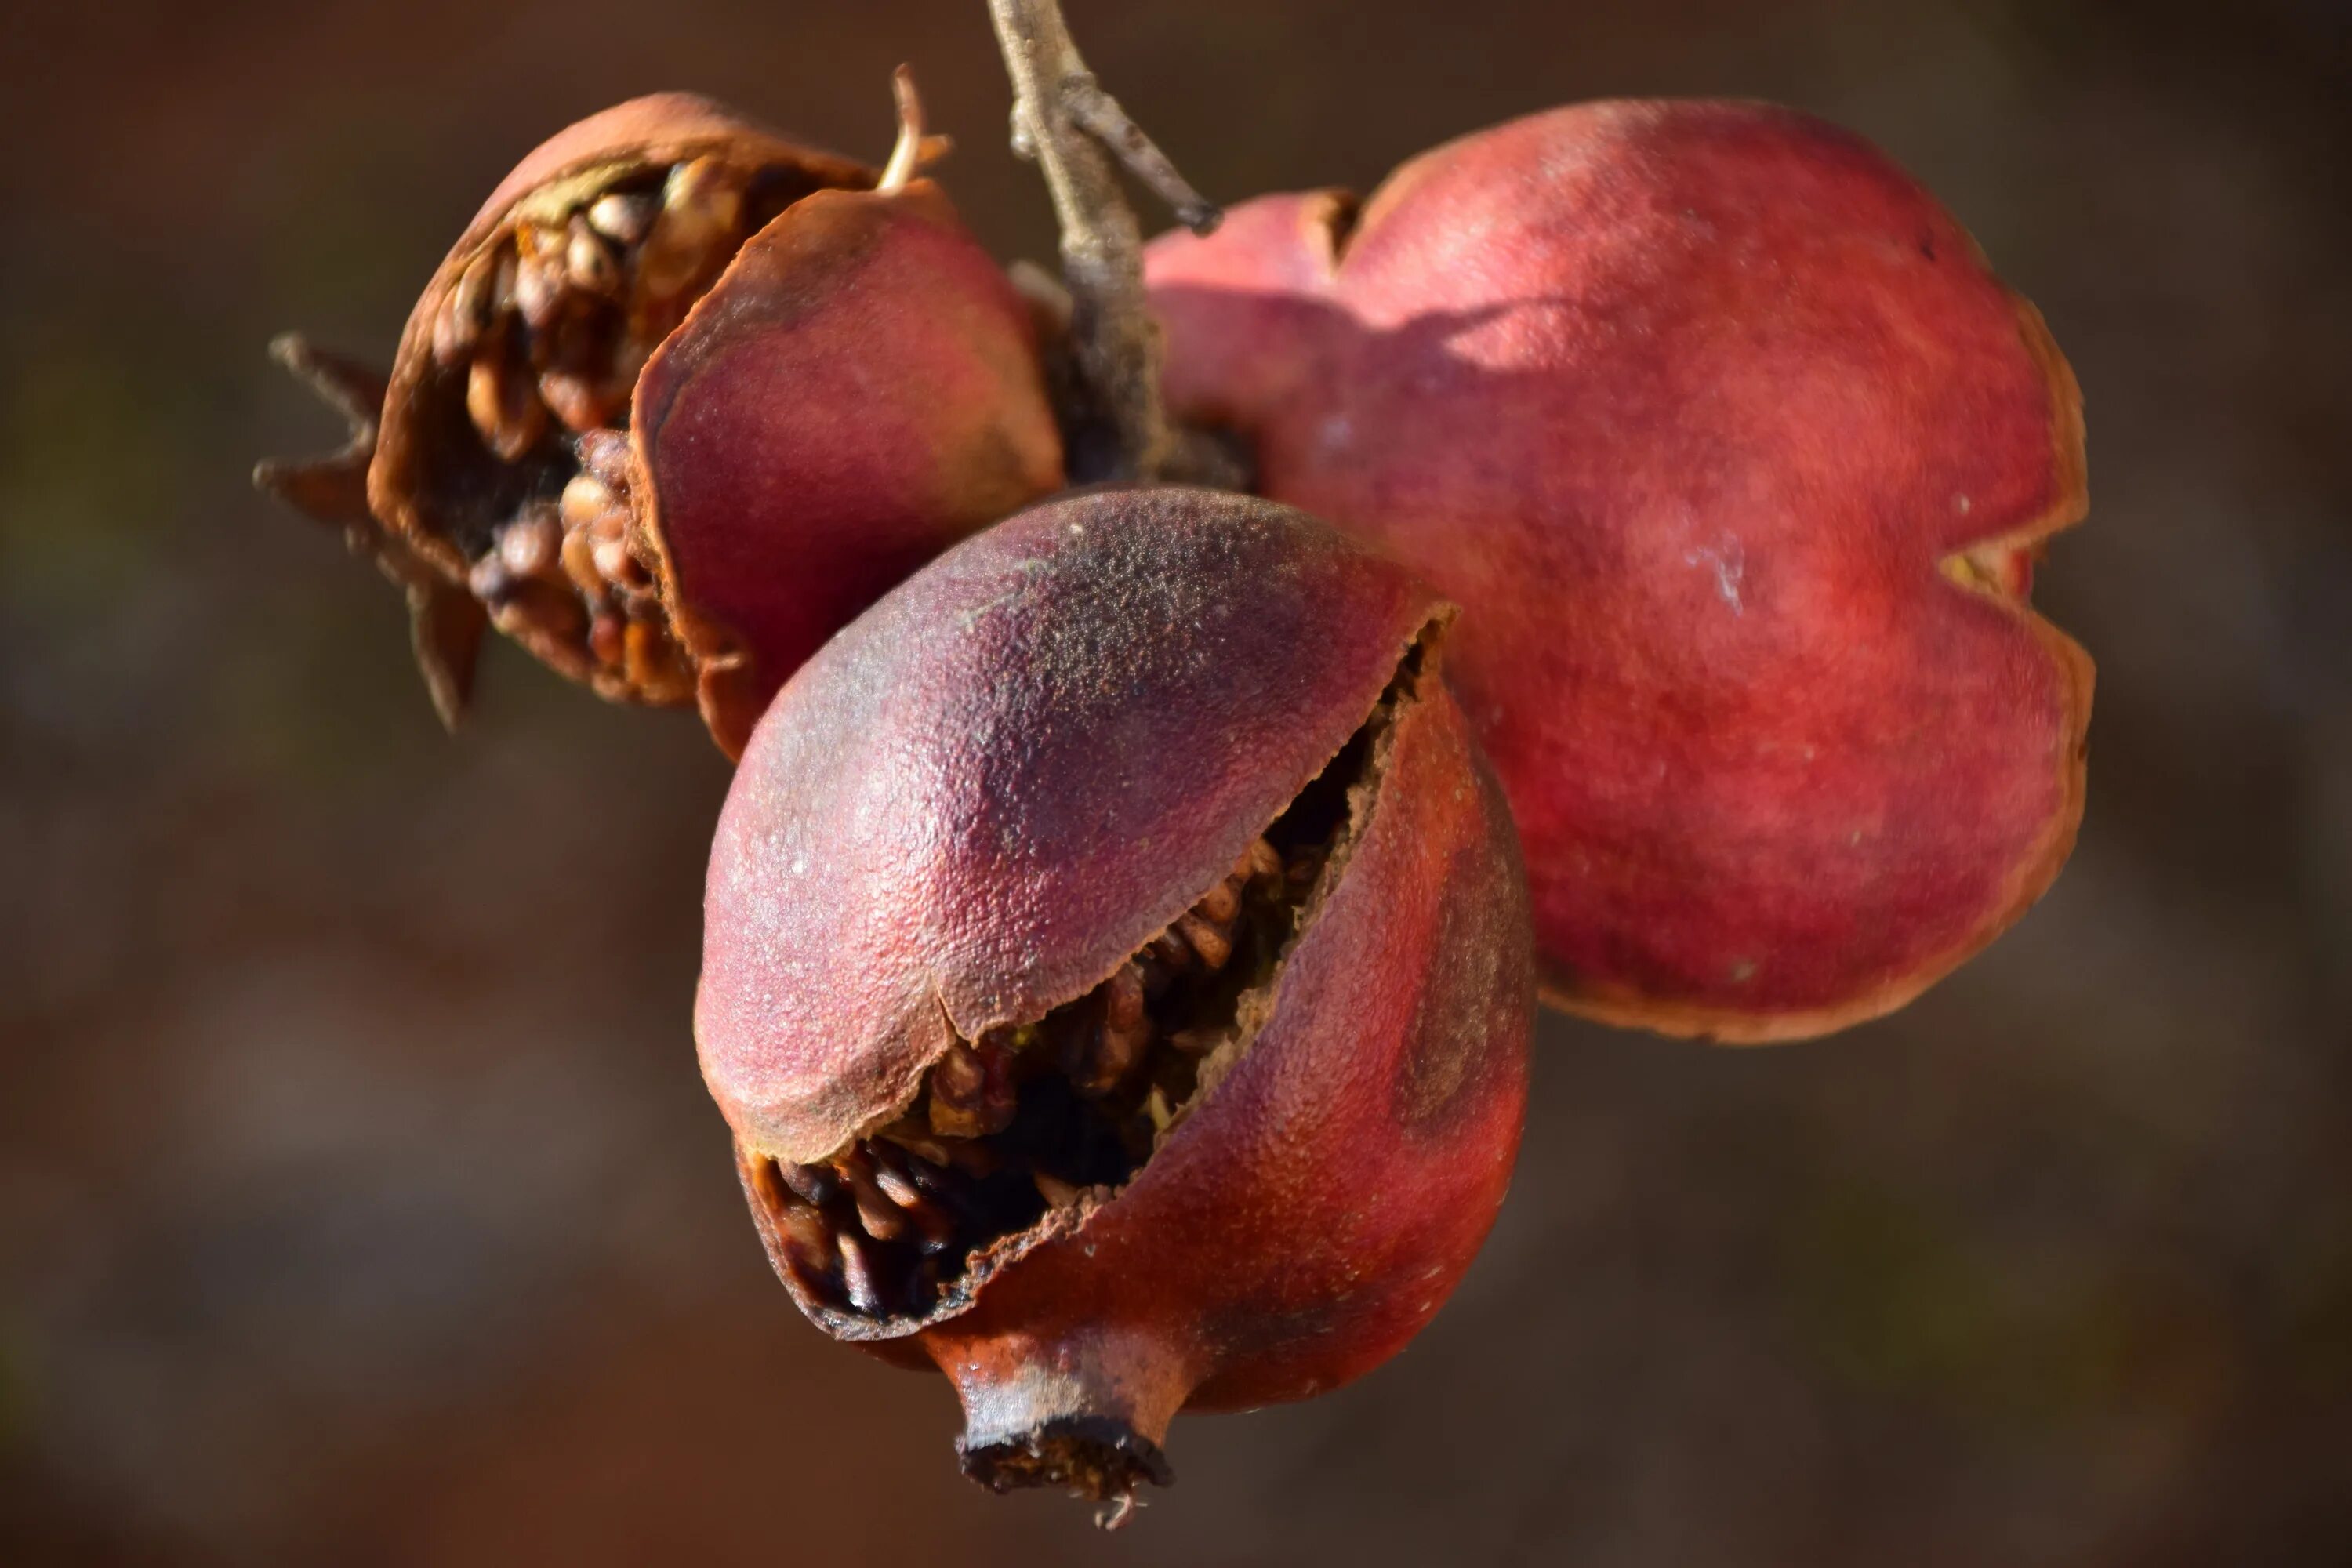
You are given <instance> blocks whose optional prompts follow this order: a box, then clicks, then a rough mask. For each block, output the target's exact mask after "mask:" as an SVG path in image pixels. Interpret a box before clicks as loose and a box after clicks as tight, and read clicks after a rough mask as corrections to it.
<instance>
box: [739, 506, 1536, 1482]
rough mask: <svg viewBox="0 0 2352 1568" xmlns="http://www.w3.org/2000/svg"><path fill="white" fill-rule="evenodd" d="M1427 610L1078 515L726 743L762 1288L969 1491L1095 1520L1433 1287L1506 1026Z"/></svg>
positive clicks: (1426, 1310) (1501, 1163)
mask: <svg viewBox="0 0 2352 1568" xmlns="http://www.w3.org/2000/svg"><path fill="white" fill-rule="evenodd" d="M1451 616H1452V611H1451V609H1450V608H1449V607H1448V606H1446V605H1444V604H1442V603H1441V602H1440V601H1439V600H1438V599H1437V598H1436V597H1435V596H1434V595H1432V594H1431V593H1430V592H1429V591H1428V590H1427V589H1425V588H1423V586H1422V585H1420V584H1418V583H1417V582H1416V581H1415V580H1414V579H1413V578H1412V576H1411V575H1410V574H1407V573H1406V572H1405V571H1404V570H1403V569H1402V568H1401V567H1399V566H1397V565H1395V564H1393V563H1391V562H1390V561H1389V560H1388V559H1386V558H1384V557H1382V556H1381V555H1379V554H1376V553H1374V552H1371V551H1370V550H1368V549H1367V548H1365V547H1363V546H1361V545H1360V544H1358V543H1355V542H1351V541H1349V539H1347V538H1346V537H1344V536H1342V535H1341V534H1339V532H1337V531H1334V530H1332V529H1330V528H1328V526H1326V525H1324V524H1322V523H1320V522H1318V521H1315V520H1314V519H1312V518H1310V517H1307V515H1305V514H1304V513H1301V512H1298V511H1296V510H1291V509H1289V508H1286V507H1281V506H1277V505H1275V504H1273V503H1270V502H1267V501H1264V500H1256V499H1254V498H1248V497H1242V496H1234V495H1230V494H1224V493H1220V492H1213V491H1208V490H1201V489H1187V488H1182V487H1174V486H1158V487H1132V488H1115V489H1095V490H1087V491H1079V492H1076V493H1073V494H1071V495H1069V496H1067V497H1064V498H1060V499H1057V500H1053V501H1050V502H1047V503H1045V504H1043V505H1039V506H1036V507H1033V508H1031V509H1030V510H1026V511H1024V512H1021V513H1019V514H1017V515H1016V516H1014V517H1013V518H1012V519H1011V520H1009V521H1005V522H1003V523H1002V524H1000V525H998V526H997V527H995V528H993V529H992V530H990V531H987V532H985V533H982V534H981V535H979V536H977V537H975V538H973V539H971V540H969V541H966V542H963V543H961V544H960V545H958V546H956V547H955V548H953V549H951V550H950V551H949V552H947V553H946V554H945V555H943V556H941V557H940V559H939V560H937V561H935V562H934V563H931V564H930V565H929V566H928V567H927V568H925V569H924V570H923V571H922V572H920V573H919V574H917V575H916V576H914V577H913V578H912V579H910V580H909V581H908V583H906V584H903V585H902V586H900V587H899V588H898V589H897V590H895V591H894V592H892V593H890V594H889V595H887V596H885V597H884V598H883V599H882V600H881V601H880V602H879V603H877V605H875V606H874V607H873V608H872V609H870V610H869V611H867V612H866V615H864V616H861V617H860V618H859V619H858V620H856V622H854V623H853V624H852V625H851V626H849V627H848V628H847V629H846V630H845V631H844V632H842V633H841V634H840V635H839V636H838V637H835V638H834V639H833V640H832V641H831V642H830V643H828V644H827V645H826V646H825V647H824V648H823V649H821V650H820V651H819V652H818V653H817V654H816V655H815V656H814V658H811V659H810V660H809V661H808V662H807V663H806V664H805V665H803V667H802V668H801V669H800V671H799V672H798V673H797V674H796V675H795V676H794V677H793V679H792V680H791V681H790V682H789V683H788V684H787V685H786V686H785V687H784V689H782V692H781V693H780V694H779V695H778V697H777V699H776V700H775V702H774V704H773V705H772V708H771V709H770V710H769V711H768V713H767V715H766V717H765V718H764V719H763V720H762V721H761V723H760V725H759V727H758V729H757V731H755V732H754V734H753V736H752V738H751V745H750V748H749V750H748V751H747V752H745V754H744V756H743V759H742V765H741V767H740V770H739V771H738V773H737V775H736V778H735V782H734V785H733V788H732V790H731V792H730V795H729V797H728V801H727V805H726V807H725V810H724V812H723V814H722V816H721V817H720V821H719V830H718V834H717V838H716V842H715V845H714V847H713V850H712V856H711V862H710V876H709V892H708V898H707V902H706V910H705V918H706V927H705V939H704V952H703V972H702V980H701V985H700V990H699V994H698V1000H697V1005H696V1037H697V1040H698V1046H699V1049H700V1053H701V1059H702V1066H703V1072H704V1076H705V1079H706V1080H707V1082H708V1083H709V1088H710V1090H711V1093H712V1095H713V1096H714V1098H715V1099H716V1100H717V1101H718V1103H719V1107H720V1109H721V1110H722V1111H723V1112H724V1114H725V1117H726V1120H727V1122H728V1124H729V1126H730V1129H731V1131H732V1134H733V1138H734V1143H735V1151H736V1156H737V1159H738V1162H739V1165H740V1172H741V1175H742V1181H743V1186H744V1190H745V1192H746V1194H748V1196H749V1198H750V1202H751V1211H752V1214H753V1215H754V1217H755V1219H756V1221H757V1224H758V1226H759V1229H760V1232H761V1237H762V1238H763V1239H764V1241H765V1243H766V1246H767V1248H768V1250H769V1253H770V1255H771V1258H772V1261H773V1263H774V1265H775V1268H776V1270H777V1272H778V1274H779V1275H780V1276H781V1277H782V1279H783V1282H784V1284H785V1286H786V1287H787V1289H789V1290H790V1292H791V1294H792V1296H793V1300H794V1301H796V1302H797V1303H798V1304H799V1306H800V1308H801V1310H803V1312H804V1313H805V1314H806V1315H807V1316H808V1317H809V1318H810V1319H811V1320H813V1321H814V1322H816V1323H817V1324H818V1325H819V1326H821V1327H822V1328H824V1330H826V1331H828V1332H830V1333H832V1334H833V1335H835V1336H836V1337H838V1338H841V1339H845V1340H849V1341H854V1342H860V1343H863V1344H865V1345H866V1346H867V1347H868V1348H870V1349H872V1350H874V1351H876V1352H878V1353H880V1354H882V1355H884V1356H885V1357H886V1358H887V1359H889V1360H892V1361H895V1362H898V1363H901V1364H906V1365H914V1366H920V1365H924V1364H930V1365H936V1366H937V1367H938V1368H939V1369H940V1371H942V1372H944V1373H946V1374H947V1376H948V1377H949V1378H950V1380H952V1382H953V1383H954V1384H955V1386H956V1389H957V1392H958V1393H959V1394H960V1395H961V1400H962V1404H963V1408H964V1413H965V1420H966V1430H965V1433H964V1436H963V1439H962V1442H961V1454H962V1458H963V1463H964V1466H965V1468H966V1469H967V1471H968V1472H969V1473H970V1474H971V1475H972V1476H973V1477H975V1478H976V1479H980V1480H982V1481H983V1482H985V1483H987V1484H989V1485H991V1486H992V1487H995V1488H997V1489H1006V1488H1010V1487H1013V1486H1022V1485H1038V1484H1061V1485H1066V1486H1069V1487H1071V1488H1072V1489H1076V1490H1077V1491H1079V1492H1081V1493H1083V1494H1085V1495H1087V1496H1091V1497H1096V1498H1098V1499H1108V1500H1114V1501H1118V1502H1121V1503H1122V1504H1123V1503H1124V1502H1125V1501H1126V1500H1129V1499H1131V1497H1132V1494H1133V1491H1134V1489H1135V1488H1136V1487H1137V1486H1138V1485H1139V1484H1140V1483H1142V1482H1145V1481H1151V1482H1158V1483H1165V1482H1166V1481H1167V1479H1169V1471H1168V1468H1167V1462H1166V1459H1165V1458H1164V1456H1163V1454H1162V1451H1161V1444H1162V1442H1163V1440H1164V1436H1165V1432H1166V1428H1167V1426H1168V1423H1169V1420H1170V1418H1171V1416H1173V1415H1175V1414H1176V1412H1177V1411H1178V1410H1179V1409H1183V1408H1192V1409H1218V1408H1233V1407H1237V1406H1247V1405H1262V1404H1265V1403H1268V1402H1272V1401H1276V1400H1288V1399H1298V1398H1303V1397H1306V1396H1307V1395H1310V1394H1316V1393H1318V1392H1320V1391H1323V1390H1326V1389H1329V1388H1332V1387H1335V1386H1337V1385H1338V1384H1341V1383H1344V1382H1346V1381H1348V1380H1349V1378H1352V1377H1354V1376H1356V1375H1357V1374H1359V1373H1362V1372H1365V1371H1367V1370H1368V1369H1370V1368H1371V1367H1372V1366H1374V1365H1377V1364H1378V1363H1381V1361H1383V1360H1384V1359H1386V1358H1387V1357H1388V1356H1389V1355H1391V1354H1392V1353H1393V1352H1395V1351H1396V1350H1397V1349H1398V1348H1399V1347H1400V1346H1402V1344H1403V1343H1404V1342H1406V1341H1407V1340H1408V1339H1410V1338H1411V1337H1412V1335H1413V1334H1414V1333H1415V1332H1416V1331H1419V1330H1420V1328H1421V1327H1422V1326H1423V1324H1425V1323H1426V1322H1427V1321H1429V1319H1430V1317H1431V1316H1432V1315H1433V1313H1434V1312H1435V1311H1436V1310H1437V1309H1438V1306H1439V1305H1440V1303H1441V1302H1442V1301H1443V1300H1444V1299H1445V1297H1446V1295H1447V1294H1448V1293H1449V1292H1450V1291H1451V1290H1452V1289H1453V1288H1454V1283H1455V1282H1456V1281H1457V1280H1458V1279H1460V1277H1461V1275H1462V1272H1463V1270H1464V1269H1465V1268H1466V1267H1467V1266H1468V1264H1469V1262H1470V1259H1471V1257H1472V1255H1473V1254H1474V1253H1475V1250H1476V1249H1477V1247H1478V1245H1479V1243H1480V1241H1481V1240H1482V1239H1483V1237H1485V1235H1486V1230H1487V1227H1488V1226H1489V1225H1490V1223H1491V1222H1492V1219H1493V1216H1494V1214H1495V1211H1496V1205H1498V1204H1499V1203H1500V1202H1501V1200H1502V1197H1503V1194H1504V1189H1505V1187H1506V1185H1507V1181H1508V1178H1509V1173H1510V1169H1511V1164H1512V1161H1513V1158H1514V1155H1515V1153H1516V1151H1517V1144H1518V1139H1519V1131H1520V1122H1521V1118H1522V1114H1523V1111H1524V1108H1525V1099H1526V1058H1527V1047H1528V1033H1529V1028H1530V1025H1531V1015H1532V1012H1533V1008H1534V972H1533V953H1532V948H1531V945H1530V936H1529V928H1528V906H1527V899H1526V893H1525V889H1524V883H1523V880H1522V877H1521V873H1520V868H1519V863H1518V856H1517V847H1516V842H1515V839H1514V836H1513V831H1512V827H1511V823H1510V818H1509V815H1508V811H1507V807H1506V805H1505V804H1504V801H1503V799H1502V795H1501V794H1500V791H1499V789H1498V787H1497V786H1496V784H1495V783H1494V781H1493V778H1492V775H1491V773H1490V772H1489V770H1488V769H1487V767H1486V763H1485V762H1484V760H1483V759H1482V758H1481V756H1480V754H1479V752H1478V750H1477V747H1476V744H1475V741H1474V740H1473V739H1472V737H1471V734H1470V730H1469V726H1468V725H1467V724H1466V723H1465V720H1464V717H1463V714H1462V712H1461V711H1460V710H1459V709H1458V708H1457V707H1456V706H1455V704H1454V699H1453V698H1452V696H1451V695H1450V694H1449V693H1448V691H1447V690H1446V689H1445V687H1444V684H1443V683H1442V681H1441V680H1440V679H1439V669H1440V666H1441V664H1442V662H1443V660H1444V658H1445V657H1446V655H1447V649H1448V647H1450V641H1449V631H1448V627H1449V624H1450V621H1451Z"/></svg>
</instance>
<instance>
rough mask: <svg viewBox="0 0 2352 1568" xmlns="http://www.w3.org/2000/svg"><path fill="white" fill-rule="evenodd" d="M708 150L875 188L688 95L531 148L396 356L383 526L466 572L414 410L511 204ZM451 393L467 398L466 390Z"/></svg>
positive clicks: (375, 490) (378, 496) (379, 461)
mask: <svg viewBox="0 0 2352 1568" xmlns="http://www.w3.org/2000/svg"><path fill="white" fill-rule="evenodd" d="M706 153H724V154H725V155H726V157H727V158H728V161H729V162H730V163H735V164H738V165H741V166H746V167H756V166H760V165H763V164H784V165H789V166H792V167H795V168H798V169H801V170H803V171H805V172H806V173H807V174H809V176H810V178H811V180H812V181H813V182H814V183H816V184H826V185H846V186H859V187H863V186H870V185H872V184H874V181H875V178H876V173H875V171H874V170H873V169H871V168H869V167H868V166H866V164H863V163H857V162H856V161H855V160H853V159H848V158H843V157H840V156H838V155H836V154H835V153H826V152H823V151H820V150H818V149H815V148H812V147H806V146H803V145H802V144H801V143H799V142H793V141H791V140H789V139H788V138H785V137H782V136H779V135H777V134H776V133H774V132H771V131H769V130H767V129H765V128H764V127H762V126H760V125H757V124H755V123H753V122H752V121H748V120H746V119H744V118H743V117H742V116H740V115H739V114H736V113H735V112H734V111H732V110H729V109H727V108H725V107H724V106H722V105H720V104H718V103H716V102H713V101H712V100H709V99H707V98H704V97H701V96H700V95H698V94H696V93H690V92H657V93H649V94H647V95H646V96H645V97H642V98H634V99H630V100H627V101H626V102H624V103H617V104H614V106H613V107H611V108H610V109H605V110H599V111H598V112H597V113H594V114H592V115H590V116H588V117H587V118H586V119H585V120H582V121H576V122H574V123H573V124H571V125H568V126H566V127H564V128H563V129H562V130H561V131H559V132H556V133H555V134H554V135H553V136H551V137H549V138H548V139H547V140H546V141H545V142H541V143H540V145H539V146H537V147H535V148H533V149H532V150H531V151H530V153H527V154H526V155H525V156H524V158H523V160H522V162H521V163H518V164H517V165H516V166H515V168H514V169H513V171H512V172H511V173H509V174H508V175H507V176H506V178H504V179H503V180H500V181H499V184H498V186H497V188H496V189H495V190H493V191H492V192H491V194H490V196H489V199H488V200H487V201H485V202H484V203H483V204H482V205H481V208H480V210H479V211H478V212H477V213H476V214H475V215H474V220H473V221H472V222H471V223H470V224H468V225H467V226H466V232H465V233H464V234H463V235H461V236H460V237H458V239H457V243H456V244H455V245H453V246H451V247H449V252H448V254H447V255H446V256H445V257H444V258H442V261H441V265H440V266H439V267H438V268H436V269H435V271H434V274H433V279H432V281H431V282H430V283H428V284H427V285H426V286H425V291H424V293H423V294H421V295H420V296H418V298H417V301H416V307H415V310H412V311H411V312H410V313H409V317H408V324H407V326H406V327H405V328H404V329H403V331H402V332H401V335H400V348H399V350H398V352H397V353H395V355H394V359H393V368H392V382H391V388H390V391H389V392H388V394H387V395H386V396H385V399H384V419H383V431H382V434H381V436H380V437H379V439H378V442H377V447H376V457H375V461H374V463H373V466H372V467H371V468H370V469H369V472H368V504H369V506H370V508H371V510H373V511H374V513H375V515H376V516H377V517H378V518H379V519H381V520H382V521H383V525H384V526H385V527H386V528H387V529H389V530H390V531H392V532H393V533H394V534H396V535H397V536H399V537H400V538H402V539H403V540H404V541H406V542H407V543H408V544H409V546H410V547H411V548H412V549H414V550H415V552H417V553H418V554H420V555H421V556H423V557H424V558H425V560H427V561H430V562H432V563H434V564H435V565H436V566H439V567H441V568H442V569H443V570H444V571H446V572H447V573H449V574H452V575H453V576H459V577H461V576H462V574H464V572H465V570H466V567H467V561H466V558H465V554H464V552H462V551H461V550H459V549H458V548H457V544H456V543H455V542H453V541H452V540H451V539H450V537H449V532H448V530H447V528H446V526H445V525H444V523H443V522H442V521H441V520H440V519H439V518H438V517H437V515H436V511H437V508H438V504H439V503H438V502H437V500H436V498H435V496H434V493H433V490H434V487H433V486H432V485H431V484H430V482H429V481H428V478H427V473H426V470H427V469H428V468H429V467H430V465H431V460H432V458H431V453H430V451H429V450H428V447H429V444H430V442H431V441H432V440H433V439H434V437H435V436H436V434H437V432H435V431H433V430H431V429H429V428H428V427H427V426H425V424H424V423H423V420H424V417H425V410H423V409H421V408H420V407H419V406H418V403H419V400H420V393H421V391H422V389H423V388H424V387H425V383H426V382H427V380H428V379H429V378H432V377H434V376H435V375H436V366H435V365H434V363H433V321H434V318H435V317H436V315H437V314H438V313H439V311H440V309H441V302H442V300H444V299H445V298H446V297H447V295H448V293H449V291H450V290H451V289H454V288H456V287H457V279H458V278H459V276H460V275H461V274H463V273H464V271H465V270H466V267H467V263H468V262H470V261H472V260H473V258H474V257H475V255H476V253H478V251H479V250H480V249H481V248H482V247H483V246H484V245H485V244H487V243H488V241H489V239H490V238H491V237H492V236H493V235H494V234H496V233H497V231H498V229H499V226H501V225H502V224H503V223H505V221H506V220H507V218H508V216H509V214H510V213H511V212H512V211H513V210H514V209H515V207H516V206H517V205H519V204H523V203H527V202H528V201H529V199H530V197H531V196H532V195H533V194H534V193H536V192H538V191H539V190H541V188H542V187H545V186H548V185H551V184H558V183H560V182H562V181H565V180H568V179H571V178H572V177H574V176H578V175H583V174H590V173H591V172H593V171H595V170H597V169H601V168H606V167H611V166H614V165H616V164H628V165H632V166H657V165H660V164H664V163H677V162H679V161H681V160H683V159H688V158H693V157H698V156H701V155H703V154H706ZM452 395H454V396H456V397H457V398H458V399H459V400H460V401H461V402H462V396H463V394H462V392H456V393H454V394H452ZM458 417H459V418H460V419H462V417H463V416H462V413H460V414H459V416H458ZM542 657H544V656H543V655H542Z"/></svg>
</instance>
